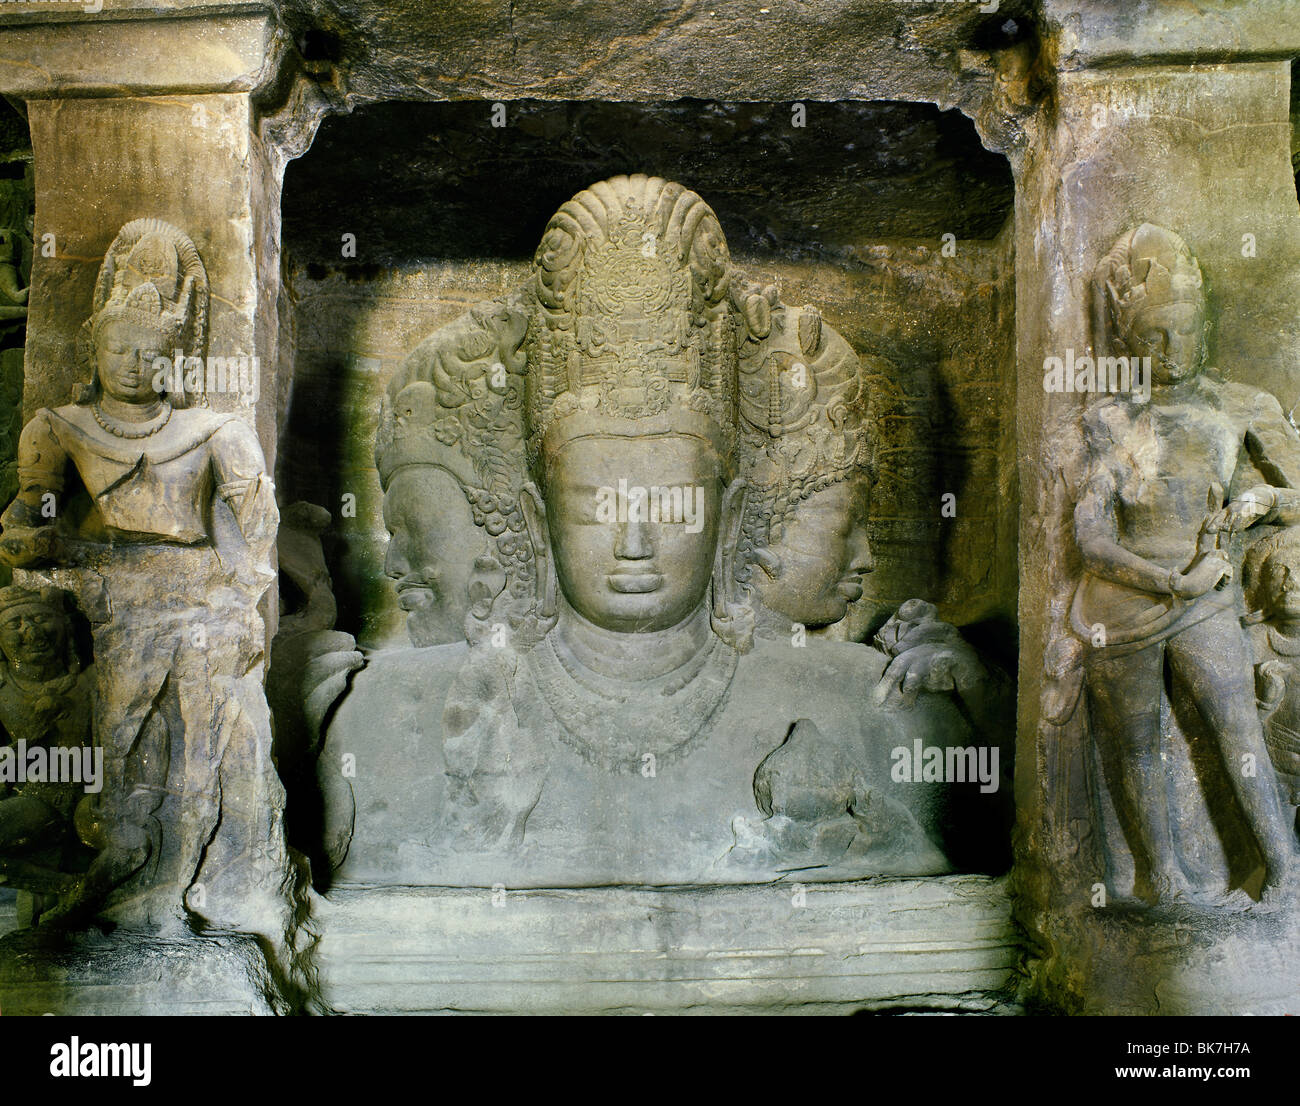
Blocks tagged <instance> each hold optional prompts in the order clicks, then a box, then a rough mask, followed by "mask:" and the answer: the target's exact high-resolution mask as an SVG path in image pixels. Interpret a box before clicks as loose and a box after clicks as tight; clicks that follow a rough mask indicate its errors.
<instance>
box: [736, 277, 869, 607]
mask: <svg viewBox="0 0 1300 1106" xmlns="http://www.w3.org/2000/svg"><path fill="white" fill-rule="evenodd" d="M738 288H739V285H738V284H733V289H738ZM733 294H737V297H738V299H739V300H740V303H739V305H738V306H739V307H740V314H741V318H742V319H743V323H742V325H743V328H744V331H743V335H742V340H741V344H740V387H739V392H740V405H739V406H740V415H741V422H740V428H741V444H740V452H741V467H742V472H743V474H744V476H745V480H746V484H747V493H746V502H745V512H744V520H743V523H742V526H741V550H740V555H739V556H738V557H737V561H736V572H737V579H738V581H739V582H740V583H742V584H747V583H749V582H750V580H751V579H752V568H753V566H754V565H755V564H762V565H764V566H766V567H767V568H768V569H769V570H774V569H775V567H776V566H775V563H774V562H773V561H772V560H771V558H770V557H769V556H768V555H767V553H766V549H767V547H768V546H769V545H770V544H771V543H772V542H773V541H775V540H777V538H778V537H779V536H780V532H781V527H782V525H783V524H784V523H785V522H786V521H787V519H788V518H790V517H791V516H792V515H793V514H794V513H795V512H796V511H797V509H798V506H799V504H800V503H802V502H803V501H805V500H807V499H808V498H809V497H810V496H812V495H814V494H816V493H817V492H820V491H823V490H824V489H826V488H829V487H831V486H832V485H834V484H838V483H841V482H843V481H845V480H850V479H857V478H864V479H870V478H871V475H872V472H873V449H872V443H871V439H870V435H869V433H868V419H867V406H868V400H869V396H868V391H867V387H866V377H865V372H864V366H863V364H862V361H861V359H860V358H859V357H858V355H857V354H856V353H855V352H854V350H853V349H852V347H851V346H850V345H849V344H848V342H847V341H845V339H844V338H843V337H842V336H841V335H840V334H839V333H838V332H837V331H836V330H834V328H832V327H830V326H828V325H827V324H826V323H825V322H824V321H823V319H822V317H821V314H820V313H819V312H818V311H817V310H816V309H815V308H812V307H803V308H797V309H796V308H790V307H787V306H785V305H783V304H781V303H780V302H779V300H778V299H777V294H776V290H775V289H774V288H769V289H764V290H761V291H760V290H758V289H757V288H756V287H755V286H752V285H751V286H750V287H749V288H747V289H744V290H743V291H739V292H738V293H733Z"/></svg>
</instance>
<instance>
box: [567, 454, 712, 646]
mask: <svg viewBox="0 0 1300 1106" xmlns="http://www.w3.org/2000/svg"><path fill="white" fill-rule="evenodd" d="M620 481H622V482H623V483H622V484H620ZM620 487H622V488H625V489H627V490H628V495H627V497H626V498H625V499H624V502H623V505H622V509H620V508H619V504H618V502H617V499H618V497H617V495H616V494H615V493H617V491H618V490H619V489H620ZM655 489H659V492H658V493H657V494H656V496H655V498H656V499H657V501H658V503H659V504H660V505H661V508H662V505H663V504H664V503H665V502H669V503H672V504H677V503H680V504H682V507H683V509H682V510H675V509H673V508H672V507H669V508H667V509H659V510H657V518H656V517H651V512H650V509H649V502H648V499H649V496H650V493H652V492H654V490H655ZM664 492H667V495H668V499H667V500H665V499H664ZM678 492H680V496H681V498H677V493H678ZM721 492H722V485H721V481H720V479H719V465H718V458H717V455H716V454H715V453H714V451H713V449H712V447H710V446H709V445H708V444H707V443H706V442H704V441H703V440H701V439H699V438H693V437H684V436H664V437H654V438H615V437H608V438H580V439H577V440H575V441H571V442H568V443H566V444H565V445H564V446H563V447H562V448H561V449H560V450H559V452H558V453H557V454H556V455H555V456H554V457H553V458H551V462H550V468H549V471H548V475H547V497H546V516H547V522H548V528H549V531H550V538H551V547H552V550H553V552H554V556H555V566H556V572H557V575H558V576H559V583H560V588H561V590H562V591H563V592H564V596H565V598H566V599H567V600H568V601H569V603H570V605H571V606H572V607H573V609H574V610H576V611H577V612H578V614H580V615H582V617H583V618H585V619H587V620H588V621H590V622H593V623H595V624H596V625H598V626H602V627H604V628H605V629H608V630H616V631H619V632H622V633H646V632H651V631H655V630H664V629H667V628H668V627H670V626H675V625H677V624H678V623H679V622H682V621H683V620H685V619H686V618H687V617H689V616H690V615H691V614H693V613H694V612H695V611H696V610H698V609H699V608H700V606H701V604H703V603H705V602H706V601H707V598H708V588H709V580H710V578H711V576H712V574H713V557H714V552H715V550H716V548H717V543H718V516H719V512H720V510H721ZM643 496H644V497H643Z"/></svg>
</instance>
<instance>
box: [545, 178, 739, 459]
mask: <svg viewBox="0 0 1300 1106" xmlns="http://www.w3.org/2000/svg"><path fill="white" fill-rule="evenodd" d="M729 266H730V259H729V257H728V254H727V245H726V241H725V239H724V238H723V234H722V228H721V226H720V225H719V224H718V220H717V216H716V215H714V213H713V211H712V209H711V208H710V207H709V205H708V204H706V203H705V202H704V201H703V200H702V199H700V197H699V196H697V195H696V194H695V193H694V192H691V191H689V190H688V189H686V188H684V187H683V186H682V185H680V184H673V183H670V182H669V181H666V180H662V179H660V178H658V177H646V176H641V175H637V176H626V177H614V178H612V179H610V180H607V181H602V182H601V183H599V184H595V185H592V186H591V188H589V189H586V190H584V191H582V192H579V193H578V195H576V196H575V197H574V198H573V199H572V200H570V201H569V202H568V203H566V204H565V205H564V206H563V207H561V208H560V210H559V211H557V212H556V214H555V216H554V217H553V218H552V219H551V221H550V223H549V224H548V225H547V228H546V232H545V234H544V235H543V237H542V242H541V245H540V246H539V247H538V249H537V253H536V256H535V257H534V261H533V272H534V278H533V282H532V295H533V296H534V297H535V299H536V302H537V309H536V311H535V312H534V313H533V319H532V321H531V325H530V329H529V335H528V388H527V403H526V422H527V429H528V444H529V455H530V459H531V460H532V461H533V462H534V464H535V463H536V462H537V458H538V454H539V451H540V450H541V449H542V443H543V440H544V439H546V438H547V437H548V436H558V440H565V439H567V438H569V437H571V436H573V435H576V434H581V433H589V432H596V431H599V430H601V429H603V430H604V431H605V432H618V430H617V429H616V424H617V423H618V422H619V421H621V420H631V421H633V422H636V423H638V424H640V423H642V421H643V420H654V421H655V422H656V423H658V424H661V425H663V426H665V427H669V426H676V427H678V428H681V429H687V428H689V429H691V430H692V431H694V432H699V433H703V434H706V435H707V436H708V437H709V438H710V439H711V440H714V441H716V443H717V445H718V448H719V451H720V453H721V454H722V456H723V457H724V458H725V459H728V460H729V459H730V456H731V452H732V447H733V445H734V435H735V427H736V392H735V387H736V384H735V378H736V359H735V336H734V328H733V326H732V320H731V306H730V301H729V298H728V296H727V289H728V279H729ZM624 426H626V422H625V423H624ZM646 429H648V427H646Z"/></svg>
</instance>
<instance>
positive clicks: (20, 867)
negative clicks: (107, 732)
mask: <svg viewBox="0 0 1300 1106" xmlns="http://www.w3.org/2000/svg"><path fill="white" fill-rule="evenodd" d="M66 599H67V597H66V596H65V595H64V594H63V593H62V592H59V591H56V590H54V589H45V590H43V591H32V590H29V589H27V588H20V587H7V588H0V746H3V745H4V744H9V745H10V746H14V747H15V751H16V746H17V742H19V741H22V742H24V748H25V749H26V750H31V749H34V748H38V747H41V748H44V749H47V750H55V749H65V750H69V751H72V755H73V756H75V757H76V759H77V764H78V768H79V771H78V775H79V776H80V775H81V772H80V769H81V768H83V767H84V757H83V752H84V750H86V748H87V747H88V746H89V745H90V740H91V734H90V717H91V708H92V705H93V702H94V686H93V684H94V672H93V669H91V668H88V667H85V668H83V666H82V664H81V660H80V658H79V657H78V656H77V650H76V645H75V642H74V641H73V635H72V627H71V625H70V624H69V621H68V616H67V610H66V606H65V603H66ZM88 782H91V781H88V780H84V779H77V780H53V779H42V780H28V781H26V782H22V783H14V784H13V785H12V786H7V785H6V784H5V783H4V782H3V780H0V872H3V873H4V874H5V876H6V878H7V882H8V883H10V884H12V885H14V886H18V887H27V888H29V889H31V890H36V891H47V892H48V891H51V890H59V889H61V887H62V886H63V885H64V884H65V883H66V882H67V877H64V878H60V876H59V874H58V861H59V857H58V856H53V857H47V856H43V855H41V854H42V851H43V850H45V851H48V849H49V848H50V847H52V846H57V845H60V844H61V843H62V842H64V841H65V840H66V839H67V838H68V837H69V836H70V832H71V829H72V812H73V809H74V808H75V807H76V805H77V802H78V800H79V799H81V797H82V795H83V794H84V790H85V788H84V784H85V783H88Z"/></svg>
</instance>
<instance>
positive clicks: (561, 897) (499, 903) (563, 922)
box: [318, 876, 1020, 1014]
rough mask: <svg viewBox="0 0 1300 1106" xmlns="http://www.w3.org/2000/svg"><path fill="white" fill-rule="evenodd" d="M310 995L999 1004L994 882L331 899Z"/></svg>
mask: <svg viewBox="0 0 1300 1106" xmlns="http://www.w3.org/2000/svg"><path fill="white" fill-rule="evenodd" d="M320 924H321V930H322V936H321V940H320V945H319V947H318V956H319V963H320V965H321V968H322V979H323V980H325V981H326V982H325V984H324V988H323V992H322V997H323V1000H324V1003H325V1005H326V1006H327V1007H329V1008H330V1009H333V1010H337V1011H339V1012H345V1013H356V1014H362V1013H379V1012H383V1011H387V1012H395V1011H401V1012H403V1013H446V1014H455V1013H515V1014H518V1013H561V1012H562V1013H570V1014H571V1013H583V1014H646V1013H694V1014H709V1013H724V1012H725V1013H780V1014H797V1013H821V1014H827V1013H852V1012H854V1011H858V1010H872V1011H879V1012H882V1013H886V1012H891V1011H900V1010H901V1011H911V1010H928V1011H951V1012H967V1013H1010V1012H1014V1011H1015V1010H1016V995H1015V987H1016V981H1015V969H1016V965H1017V963H1018V961H1019V956H1020V952H1019V937H1018V935H1017V933H1016V930H1015V927H1014V926H1013V924H1012V923H1011V919H1010V904H1009V901H1008V898H1007V891H1006V885H1005V882H1003V881H998V880H989V879H985V878H982V877H978V876H949V877H945V878H943V879H938V880H881V881H872V882H869V883H850V884H841V885H820V886H813V885H809V886H807V887H803V886H801V885H796V884H793V883H788V882H785V883H777V884H772V885H769V886H761V887H737V888H696V889H693V890H685V889H682V890H675V889H663V890H653V889H640V890H638V889H624V888H613V887H610V888H600V887H597V888H589V889H586V890H573V891H545V890H541V891H505V890H496V891H494V890H492V889H490V888H484V889H482V890H455V889H443V888H429V889H425V890H389V891H385V892H382V893H380V892H376V891H371V890H366V889H363V888H357V889H346V890H340V891H335V892H333V893H332V894H331V895H330V898H329V901H328V904H327V905H325V906H323V907H322V914H321V918H320Z"/></svg>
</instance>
